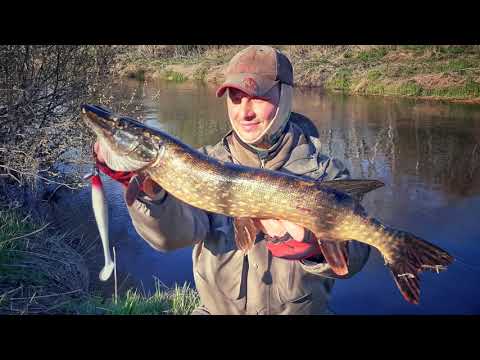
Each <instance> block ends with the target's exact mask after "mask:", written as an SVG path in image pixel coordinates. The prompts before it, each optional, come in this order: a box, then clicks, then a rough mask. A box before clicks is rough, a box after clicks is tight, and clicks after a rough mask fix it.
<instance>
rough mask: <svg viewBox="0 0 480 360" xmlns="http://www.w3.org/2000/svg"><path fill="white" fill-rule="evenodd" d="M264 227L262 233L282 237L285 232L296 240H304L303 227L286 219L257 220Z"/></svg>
mask: <svg viewBox="0 0 480 360" xmlns="http://www.w3.org/2000/svg"><path fill="white" fill-rule="evenodd" d="M259 222H260V224H261V225H262V227H263V229H264V231H263V232H264V233H265V234H267V235H270V236H272V237H274V236H277V237H282V236H284V235H285V234H286V233H288V234H290V236H291V237H292V238H293V239H294V240H296V241H304V239H305V228H303V227H302V226H300V225H297V224H295V223H293V222H291V221H287V220H275V219H266V220H259Z"/></svg>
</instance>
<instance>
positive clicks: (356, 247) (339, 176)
mask: <svg viewBox="0 0 480 360" xmlns="http://www.w3.org/2000/svg"><path fill="white" fill-rule="evenodd" d="M319 164H320V168H321V169H323V174H321V176H320V178H319V180H321V181H327V180H347V179H350V172H349V171H348V169H347V168H346V167H345V166H344V165H343V163H342V162H341V161H340V160H338V159H335V158H329V157H327V156H324V155H319ZM347 246H348V274H347V275H345V276H340V275H337V274H335V272H333V270H332V268H331V266H330V265H329V264H328V263H326V262H314V261H308V260H301V261H300V264H301V266H302V267H303V269H304V270H305V271H307V272H309V273H311V274H313V275H318V276H323V277H328V278H333V279H346V278H350V277H352V276H353V275H355V274H356V273H358V272H359V271H360V270H361V269H362V268H363V267H364V266H365V264H366V263H367V260H368V257H369V255H370V246H369V245H367V244H364V243H361V242H358V241H354V240H351V241H347Z"/></svg>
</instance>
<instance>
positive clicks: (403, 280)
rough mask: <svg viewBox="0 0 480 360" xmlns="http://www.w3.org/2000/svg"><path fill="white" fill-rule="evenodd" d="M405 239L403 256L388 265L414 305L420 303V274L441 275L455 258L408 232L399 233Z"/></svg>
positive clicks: (400, 287)
mask: <svg viewBox="0 0 480 360" xmlns="http://www.w3.org/2000/svg"><path fill="white" fill-rule="evenodd" d="M396 236H397V237H400V238H403V247H402V249H401V252H402V256H400V257H399V258H398V260H396V261H395V262H393V263H390V264H387V265H388V267H389V268H390V271H391V272H392V275H393V279H394V281H395V283H396V285H397V286H398V289H399V290H400V292H401V293H402V295H403V297H404V299H405V300H407V301H408V302H410V303H412V304H418V303H419V302H420V278H419V277H418V275H419V273H420V272H422V271H424V270H431V271H435V272H437V273H439V272H440V271H442V270H446V267H447V266H448V265H450V264H451V263H452V261H453V257H452V256H451V255H450V254H448V253H447V252H446V251H444V250H442V249H440V248H439V247H437V246H435V245H433V244H430V243H429V242H427V241H425V240H423V239H421V238H419V237H417V236H415V235H413V234H410V233H407V232H403V231H401V232H400V234H399V232H398V231H397V233H396Z"/></svg>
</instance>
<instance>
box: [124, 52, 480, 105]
mask: <svg viewBox="0 0 480 360" xmlns="http://www.w3.org/2000/svg"><path fill="white" fill-rule="evenodd" d="M177 47H178V46H177ZM243 47H244V46H203V47H202V48H199V46H196V47H195V46H191V48H186V49H184V48H182V49H184V50H183V51H182V52H181V53H179V52H178V51H174V50H175V49H176V47H175V46H173V45H164V46H156V47H153V48H154V49H151V50H150V51H139V49H135V47H132V49H131V50H130V51H128V52H126V53H125V54H124V55H123V56H121V57H119V61H118V62H117V64H116V65H115V73H116V74H117V75H118V76H121V77H131V78H137V79H139V80H144V79H147V80H149V79H158V78H162V79H167V80H170V81H176V82H181V81H203V82H208V83H212V84H219V83H221V82H222V81H223V79H224V76H223V70H224V68H225V66H226V64H227V63H228V61H229V60H230V59H231V58H232V57H233V56H234V55H235V53H236V52H237V51H238V50H240V49H242V48H243ZM277 47H278V48H279V49H280V50H282V51H284V52H285V53H286V54H287V55H288V56H289V58H290V59H291V61H292V64H293V67H294V71H295V72H294V76H295V77H294V83H295V85H296V86H298V87H320V88H324V89H325V90H327V91H334V92H343V93H346V94H351V95H374V96H395V97H411V98H421V99H431V100H446V101H455V102H465V103H480V46H473V45H471V46H464V45H449V46H434V45H392V46H373V45H362V46H356V45H335V46H321V45H282V46H277ZM154 50H155V51H154Z"/></svg>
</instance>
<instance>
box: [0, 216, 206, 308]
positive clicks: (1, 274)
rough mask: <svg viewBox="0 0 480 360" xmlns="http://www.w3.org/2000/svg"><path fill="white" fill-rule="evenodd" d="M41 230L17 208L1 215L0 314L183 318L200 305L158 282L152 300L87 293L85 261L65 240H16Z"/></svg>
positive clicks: (133, 294) (130, 293)
mask: <svg viewBox="0 0 480 360" xmlns="http://www.w3.org/2000/svg"><path fill="white" fill-rule="evenodd" d="M42 227H44V225H43V224H40V223H38V224H37V223H35V222H34V221H32V219H31V218H30V217H29V216H23V215H21V213H20V212H18V211H16V210H4V211H0V314H2V313H8V314H11V313H14V314H18V313H21V314H29V313H52V312H53V313H69V314H112V315H147V314H149V315H165V314H172V315H187V314H190V313H191V312H192V311H193V309H195V307H197V306H198V305H199V303H200V300H199V297H198V294H197V292H196V291H195V290H194V289H192V288H190V287H189V286H188V285H187V284H184V285H183V286H178V285H176V286H175V287H174V288H171V289H168V288H166V287H165V286H163V285H161V284H160V282H159V281H158V280H157V281H156V291H155V293H154V294H153V295H151V296H147V295H145V294H142V293H140V292H139V291H137V290H131V289H130V290H127V291H126V293H125V294H124V295H121V296H120V297H119V299H118V301H117V302H115V301H114V299H105V298H102V297H100V296H98V295H95V294H91V293H88V291H87V290H88V289H87V285H86V284H87V283H88V280H87V283H86V282H85V273H84V272H83V271H86V270H87V269H86V267H85V264H84V263H83V257H82V256H81V254H80V253H78V252H77V251H76V250H75V249H73V248H72V247H70V246H69V245H68V244H67V243H68V238H66V237H60V236H58V235H55V234H49V233H47V232H44V231H42V232H39V233H37V235H35V236H33V235H32V236H25V237H24V238H20V237H21V236H24V235H28V234H31V233H32V232H34V231H36V230H40V229H41V228H42ZM40 234H41V235H40ZM81 246H84V244H81ZM12 309H14V310H12Z"/></svg>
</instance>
